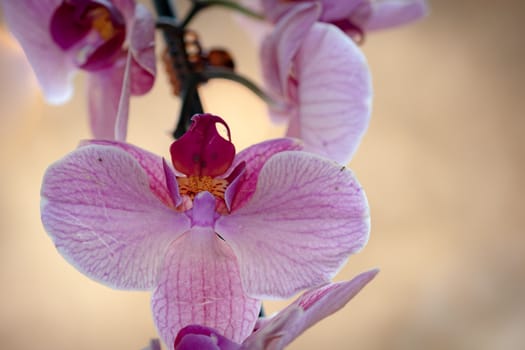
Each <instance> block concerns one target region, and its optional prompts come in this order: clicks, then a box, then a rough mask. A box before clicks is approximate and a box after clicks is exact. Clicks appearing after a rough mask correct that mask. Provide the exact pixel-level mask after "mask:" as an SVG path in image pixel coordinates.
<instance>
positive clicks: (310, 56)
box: [261, 4, 372, 164]
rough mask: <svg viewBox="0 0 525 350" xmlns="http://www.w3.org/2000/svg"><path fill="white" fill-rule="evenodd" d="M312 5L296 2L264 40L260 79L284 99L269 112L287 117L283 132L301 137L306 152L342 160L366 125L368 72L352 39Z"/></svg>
mask: <svg viewBox="0 0 525 350" xmlns="http://www.w3.org/2000/svg"><path fill="white" fill-rule="evenodd" d="M313 5H314V6H313V7H312V6H311V5H310V4H304V5H301V6H295V7H294V8H293V9H292V10H291V11H290V12H288V13H286V14H285V15H284V17H282V18H281V19H280V20H279V22H278V23H277V25H276V27H275V30H274V31H273V32H272V34H270V35H269V36H268V37H267V38H266V40H265V41H264V42H263V45H262V49H261V63H262V71H263V77H264V78H265V82H266V85H267V87H268V90H270V91H272V92H273V93H274V95H276V99H277V100H279V101H282V103H281V104H277V105H274V106H271V107H270V114H271V115H272V116H273V117H274V118H276V119H281V120H283V119H284V120H286V119H287V120H288V130H287V134H286V135H287V136H289V137H296V138H300V139H301V140H303V142H304V144H305V150H307V151H310V152H313V153H317V154H320V155H322V156H325V157H328V158H331V159H333V160H335V161H337V162H339V163H342V164H346V163H347V162H348V161H350V159H351V157H352V155H353V154H354V152H355V151H356V149H357V147H358V145H359V143H360V141H361V138H362V136H363V135H364V133H365V131H366V129H367V127H368V121H369V118H370V111H371V96H372V87H371V79H370V73H369V71H368V67H367V64H366V59H365V57H364V55H363V53H362V52H361V51H360V50H359V48H358V47H357V46H356V44H355V43H354V42H353V41H352V40H350V39H349V38H348V37H347V36H346V35H345V34H343V33H342V32H341V31H340V30H339V29H337V28H336V27H335V26H333V25H331V24H326V23H319V22H316V20H317V17H318V16H319V13H318V12H315V11H314V12H313V11H311V8H313V9H317V10H319V7H318V6H315V4H313Z"/></svg>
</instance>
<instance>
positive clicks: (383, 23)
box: [363, 0, 428, 30]
mask: <svg viewBox="0 0 525 350" xmlns="http://www.w3.org/2000/svg"><path fill="white" fill-rule="evenodd" d="M371 6H372V8H371V11H370V17H369V18H368V19H367V20H366V21H365V22H364V23H363V26H364V28H365V29H366V30H379V29H385V28H391V27H396V26H400V25H403V24H407V23H410V22H413V21H416V20H418V19H421V18H423V17H425V16H426V15H427V13H428V6H427V2H426V1H425V0H376V1H371Z"/></svg>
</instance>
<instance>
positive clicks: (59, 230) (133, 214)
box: [41, 145, 190, 289]
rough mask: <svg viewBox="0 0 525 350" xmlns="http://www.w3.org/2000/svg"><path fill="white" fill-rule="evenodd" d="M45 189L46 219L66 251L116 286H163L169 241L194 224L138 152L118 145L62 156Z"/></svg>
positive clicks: (67, 255)
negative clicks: (161, 189)
mask: <svg viewBox="0 0 525 350" xmlns="http://www.w3.org/2000/svg"><path fill="white" fill-rule="evenodd" d="M41 196H42V203H41V216H42V222H43V224H44V227H45V229H46V231H47V233H48V234H49V235H50V236H51V238H52V240H53V242H54V243H55V245H56V247H57V249H58V251H59V252H60V253H61V254H62V255H63V256H64V258H66V260H68V261H69V262H70V263H71V264H72V265H73V266H75V267H76V268H77V269H78V270H79V271H81V272H82V273H84V274H86V275H87V276H89V277H91V278H93V279H95V280H97V281H99V282H101V283H104V284H106V285H109V286H111V287H114V288H122V289H149V288H152V287H153V286H154V285H156V282H157V280H158V274H159V269H160V267H161V265H162V262H163V256H164V254H165V252H166V250H167V247H168V246H169V244H170V242H172V241H173V240H175V239H177V237H179V236H180V235H181V234H182V233H184V232H186V231H187V230H188V229H189V227H190V224H189V220H188V218H187V217H186V215H183V214H181V213H177V212H175V211H174V210H172V209H170V208H168V207H166V206H165V205H164V204H163V203H162V202H161V201H160V200H159V199H158V198H157V197H156V196H155V195H154V194H153V193H152V192H151V191H150V188H149V179H148V175H147V174H146V172H145V171H144V169H143V168H142V167H141V166H140V164H139V163H138V162H137V161H136V159H134V158H133V157H132V156H131V155H129V154H128V153H126V152H125V151H123V150H121V149H119V148H116V147H111V146H102V145H87V146H84V147H80V148H78V149H77V150H75V151H74V152H72V153H70V154H69V155H67V156H66V157H64V158H63V159H62V160H60V161H58V162H56V163H54V164H53V165H51V166H50V167H49V169H48V170H47V172H46V174H45V176H44V180H43V184H42V190H41Z"/></svg>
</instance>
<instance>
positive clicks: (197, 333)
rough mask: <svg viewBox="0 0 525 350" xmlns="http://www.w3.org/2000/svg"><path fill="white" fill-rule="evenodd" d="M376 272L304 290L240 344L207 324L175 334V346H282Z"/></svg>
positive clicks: (178, 349)
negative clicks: (206, 325) (304, 291)
mask: <svg viewBox="0 0 525 350" xmlns="http://www.w3.org/2000/svg"><path fill="white" fill-rule="evenodd" d="M377 272H378V270H371V271H367V272H364V273H362V274H360V275H359V276H357V277H355V278H354V279H352V280H351V281H346V282H339V283H330V284H327V285H325V286H322V287H318V288H314V289H311V290H309V291H307V292H306V293H304V294H303V295H302V296H301V297H299V298H298V299H297V300H295V301H294V302H293V303H292V304H290V305H289V306H288V307H286V308H285V309H283V310H281V311H280V312H279V313H277V314H276V315H275V316H273V317H271V318H267V319H260V320H259V321H258V324H257V325H256V327H255V331H254V333H252V334H251V335H250V336H248V337H247V338H246V339H245V340H244V341H243V342H242V344H238V343H235V342H233V341H231V340H229V339H227V338H225V337H224V336H223V335H221V334H220V333H218V332H217V331H216V330H214V329H211V328H209V327H203V326H199V325H190V326H186V327H184V328H183V329H182V330H181V331H180V332H179V334H178V335H177V338H176V339H175V342H174V350H192V349H200V350H281V349H284V348H285V347H286V346H287V345H288V344H290V343H291V342H292V341H293V340H294V339H295V338H297V337H298V336H299V335H300V334H301V333H303V332H304V331H305V330H307V329H308V328H310V327H312V326H313V325H314V324H316V323H317V322H319V321H321V320H322V319H324V318H326V317H328V316H330V315H331V314H333V313H334V312H336V311H338V310H339V309H341V308H342V307H344V306H345V305H346V304H347V303H348V302H349V301H350V300H351V299H352V298H353V297H354V296H355V295H356V294H357V293H359V291H360V290H361V289H362V288H363V287H364V286H365V285H366V284H368V282H370V281H371V280H372V279H373V278H374V277H375V275H376V274H377ZM151 350H153V349H151Z"/></svg>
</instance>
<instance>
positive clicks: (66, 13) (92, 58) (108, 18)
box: [50, 0, 126, 71]
mask: <svg viewBox="0 0 525 350" xmlns="http://www.w3.org/2000/svg"><path fill="white" fill-rule="evenodd" d="M50 32H51V37H52V38H53V41H54V42H55V43H56V44H57V45H58V46H59V47H60V48H61V49H62V50H64V51H69V52H71V53H72V55H73V57H72V60H73V63H74V64H75V65H76V66H77V67H79V68H82V69H84V70H88V71H96V70H100V69H103V68H106V67H108V66H110V65H111V64H112V63H113V62H114V61H115V59H116V57H117V56H118V55H119V53H120V52H121V51H122V46H123V44H124V41H125V39H126V23H125V21H124V17H123V15H122V14H121V12H120V11H119V10H118V9H117V8H116V7H115V6H113V5H112V4H110V3H106V2H99V1H94V0H70V1H63V2H62V4H60V5H59V6H58V7H57V8H56V9H55V11H54V13H53V15H52V17H51V23H50Z"/></svg>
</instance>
